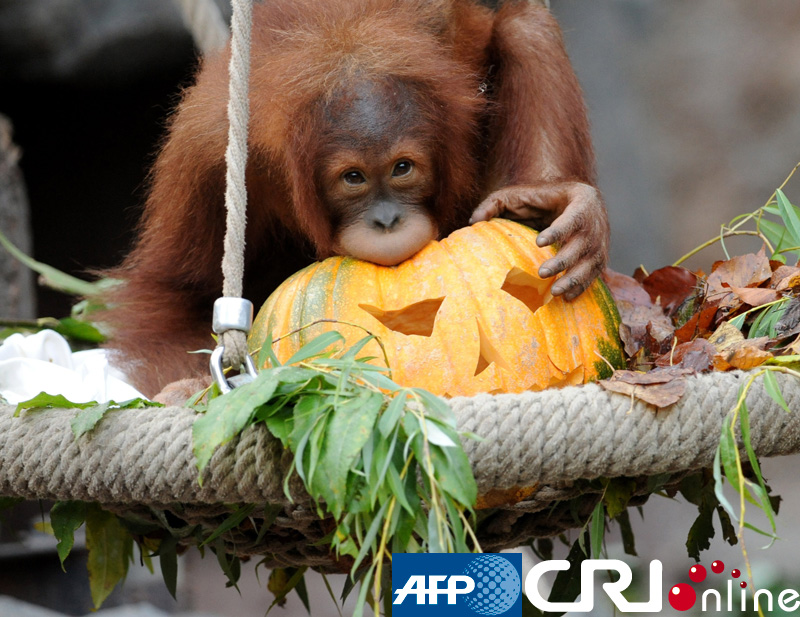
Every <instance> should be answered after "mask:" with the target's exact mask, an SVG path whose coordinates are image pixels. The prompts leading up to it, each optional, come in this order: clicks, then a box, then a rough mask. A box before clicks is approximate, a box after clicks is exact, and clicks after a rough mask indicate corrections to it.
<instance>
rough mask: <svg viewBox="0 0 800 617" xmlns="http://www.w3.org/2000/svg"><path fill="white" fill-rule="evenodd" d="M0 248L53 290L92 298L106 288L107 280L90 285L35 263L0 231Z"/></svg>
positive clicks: (37, 262)
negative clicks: (39, 276)
mask: <svg viewBox="0 0 800 617" xmlns="http://www.w3.org/2000/svg"><path fill="white" fill-rule="evenodd" d="M0 246H3V247H4V248H5V249H6V250H7V251H8V252H9V253H11V256H12V257H14V258H15V259H16V260H17V261H19V262H21V263H22V264H23V265H25V266H27V267H28V268H30V269H31V270H33V271H34V272H36V273H38V274H40V275H41V276H42V277H43V279H44V280H45V285H47V286H48V287H51V288H53V289H57V290H59V291H63V292H64V293H68V294H71V295H75V296H93V295H96V294H97V293H99V292H100V291H102V290H103V289H104V288H106V287H107V286H108V282H107V281H108V279H105V281H106V282H105V283H102V284H101V281H98V282H96V283H90V282H88V281H84V280H82V279H79V278H76V277H74V276H71V275H69V274H67V273H66V272H62V271H61V270H58V269H57V268H54V267H52V266H49V265H47V264H45V263H42V262H40V261H36V260H35V259H33V258H32V257H29V256H28V255H26V254H25V253H23V252H22V251H21V250H19V249H18V248H17V247H16V246H14V245H13V244H12V243H11V241H10V240H9V239H8V238H6V236H5V235H3V233H2V231H0Z"/></svg>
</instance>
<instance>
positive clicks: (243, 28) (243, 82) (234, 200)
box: [220, 0, 253, 368]
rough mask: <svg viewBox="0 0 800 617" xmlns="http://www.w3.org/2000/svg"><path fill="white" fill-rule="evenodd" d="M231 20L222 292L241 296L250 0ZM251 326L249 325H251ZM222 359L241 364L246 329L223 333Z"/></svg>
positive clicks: (240, 2)
mask: <svg viewBox="0 0 800 617" xmlns="http://www.w3.org/2000/svg"><path fill="white" fill-rule="evenodd" d="M232 4H233V18H232V21H231V31H232V34H231V59H230V64H229V72H230V84H229V91H228V95H229V99H228V122H229V126H228V147H227V150H226V151H225V161H226V165H227V175H226V177H225V181H226V186H225V207H226V209H227V218H226V231H225V241H224V250H225V252H224V255H223V258H222V274H223V284H222V295H223V296H225V297H226V298H241V296H242V281H243V278H244V245H245V225H246V221H247V188H246V185H245V169H246V167H247V130H248V121H249V117H250V105H249V91H248V87H249V81H250V29H251V22H252V14H253V5H252V1H251V0H233V3H232ZM248 327H249V326H248ZM220 334H221V341H222V348H223V350H224V351H223V361H224V364H226V365H227V366H232V367H236V368H238V367H240V366H242V365H244V364H245V360H246V359H247V358H248V355H247V332H246V331H242V330H241V329H229V330H223V331H222V332H220Z"/></svg>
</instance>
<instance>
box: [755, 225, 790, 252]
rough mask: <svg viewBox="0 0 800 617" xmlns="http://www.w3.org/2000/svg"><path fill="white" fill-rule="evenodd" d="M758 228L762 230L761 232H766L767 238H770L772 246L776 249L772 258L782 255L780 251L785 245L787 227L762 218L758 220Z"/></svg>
mask: <svg viewBox="0 0 800 617" xmlns="http://www.w3.org/2000/svg"><path fill="white" fill-rule="evenodd" d="M758 228H759V229H760V230H761V233H763V234H764V236H765V237H766V238H767V240H769V242H770V244H771V245H772V248H773V249H774V250H775V252H774V253H773V254H772V255H771V259H775V258H776V257H781V255H780V254H779V251H780V250H781V248H782V247H783V246H784V245H785V240H786V227H784V226H783V225H779V224H778V223H775V222H773V221H769V220H767V219H764V218H762V219H761V220H760V221H759V222H758Z"/></svg>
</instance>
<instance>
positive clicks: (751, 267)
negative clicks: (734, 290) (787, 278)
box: [706, 248, 772, 296]
mask: <svg viewBox="0 0 800 617" xmlns="http://www.w3.org/2000/svg"><path fill="white" fill-rule="evenodd" d="M771 277H772V268H770V265H769V259H767V256H766V254H765V253H764V249H763V248H762V249H761V250H760V251H759V252H758V253H757V254H756V253H748V254H747V255H741V256H739V257H733V258H731V259H728V260H727V261H718V262H717V263H715V264H714V266H713V268H712V271H711V274H709V275H708V279H706V281H707V283H708V295H709V296H716V295H722V294H727V293H730V288H731V287H757V286H758V285H760V284H761V283H763V282H764V281H767V280H769V279H770V278H771Z"/></svg>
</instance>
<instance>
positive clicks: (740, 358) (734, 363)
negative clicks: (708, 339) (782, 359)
mask: <svg viewBox="0 0 800 617" xmlns="http://www.w3.org/2000/svg"><path fill="white" fill-rule="evenodd" d="M768 342H769V338H767V337H761V338H757V339H747V340H744V341H739V342H738V343H734V344H733V345H731V346H729V347H727V348H726V349H725V350H724V351H721V352H719V353H717V355H715V356H714V368H715V369H716V370H718V371H730V370H732V369H740V370H743V371H746V370H749V369H751V368H755V367H757V366H760V365H762V364H764V362H766V361H767V360H769V359H770V358H772V354H771V353H770V352H768V351H765V350H764V346H765V345H766V344H767V343H768Z"/></svg>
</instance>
